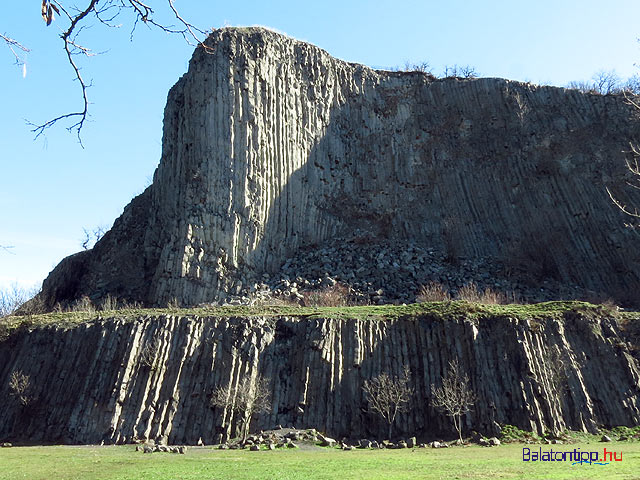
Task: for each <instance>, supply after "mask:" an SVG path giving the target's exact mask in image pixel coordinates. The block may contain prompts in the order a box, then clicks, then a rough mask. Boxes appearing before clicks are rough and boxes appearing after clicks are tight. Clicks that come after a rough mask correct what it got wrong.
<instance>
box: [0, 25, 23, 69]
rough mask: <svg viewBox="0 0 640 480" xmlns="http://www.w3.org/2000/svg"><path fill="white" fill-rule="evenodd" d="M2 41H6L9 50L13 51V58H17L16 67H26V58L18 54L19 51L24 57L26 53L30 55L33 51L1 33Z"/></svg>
mask: <svg viewBox="0 0 640 480" xmlns="http://www.w3.org/2000/svg"><path fill="white" fill-rule="evenodd" d="M0 39H1V40H4V42H5V44H6V45H7V47H9V50H11V53H13V56H14V57H15V58H16V65H19V66H22V65H24V64H25V59H24V56H21V55H20V54H19V53H18V51H21V52H22V55H24V54H26V53H29V52H30V51H31V50H29V49H28V48H27V47H25V46H24V45H22V44H21V43H20V42H18V41H17V40H14V39H13V38H11V37H8V36H6V35H3V34H1V33H0Z"/></svg>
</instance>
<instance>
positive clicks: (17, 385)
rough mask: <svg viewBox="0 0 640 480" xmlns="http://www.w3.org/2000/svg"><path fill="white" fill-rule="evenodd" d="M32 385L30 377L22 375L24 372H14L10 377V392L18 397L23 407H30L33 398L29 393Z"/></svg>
mask: <svg viewBox="0 0 640 480" xmlns="http://www.w3.org/2000/svg"><path fill="white" fill-rule="evenodd" d="M30 385H31V380H30V378H29V375H25V374H24V373H22V370H14V371H13V372H11V376H10V377H9V391H10V393H11V395H13V396H14V397H16V398H17V399H18V401H19V402H20V404H21V405H22V406H25V407H26V406H27V405H29V402H30V401H31V398H30V397H29V394H28V391H29V386H30Z"/></svg>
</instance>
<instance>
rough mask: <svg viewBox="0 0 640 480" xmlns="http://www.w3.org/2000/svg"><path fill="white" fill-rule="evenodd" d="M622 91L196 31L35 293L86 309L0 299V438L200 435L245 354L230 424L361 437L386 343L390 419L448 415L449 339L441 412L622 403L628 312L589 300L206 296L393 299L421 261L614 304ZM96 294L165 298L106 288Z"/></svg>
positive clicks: (636, 374)
mask: <svg viewBox="0 0 640 480" xmlns="http://www.w3.org/2000/svg"><path fill="white" fill-rule="evenodd" d="M633 115H634V112H633V109H632V108H631V107H630V106H629V105H628V104H627V102H625V99H624V98H623V97H622V96H617V95H607V96H602V95H591V94H584V93H581V92H578V91H575V90H567V89H564V88H556V87H540V86H534V85H530V84H524V83H518V82H512V81H508V80H502V79H495V78H483V79H460V78H443V79H437V78H434V77H433V76H431V75H428V74H425V73H422V72H388V71H374V70H372V69H370V68H367V67H365V66H362V65H356V64H350V63H347V62H344V61H340V60H337V59H334V58H332V57H331V56H330V55H329V54H327V53H326V52H325V51H323V50H321V49H319V48H317V47H314V46H312V45H309V44H307V43H304V42H300V41H296V40H293V39H291V38H288V37H285V36H283V35H280V34H277V33H274V32H271V31H268V30H265V29H261V28H226V29H221V30H217V31H214V32H213V33H212V34H211V35H210V37H209V38H208V39H207V41H206V48H203V47H199V48H198V49H196V51H195V53H194V55H193V58H192V60H191V63H190V66H189V71H188V72H187V73H186V74H185V75H184V76H183V77H182V78H181V79H180V80H179V81H178V82H177V83H176V85H175V86H174V87H173V88H172V89H171V91H170V93H169V97H168V101H167V106H166V109H165V119H164V138H163V151H162V158H161V160H160V164H159V166H158V168H157V170H156V172H155V175H154V180H153V184H152V185H151V186H150V187H149V188H147V190H146V191H145V192H144V193H142V194H141V195H140V196H138V197H136V198H135V199H134V200H133V201H132V202H131V203H130V204H129V205H128V206H127V207H126V208H125V210H124V212H123V214H122V216H121V217H120V218H118V219H117V220H116V221H115V223H114V225H113V227H112V228H111V230H110V231H109V232H107V233H106V234H105V235H104V237H103V238H102V239H101V240H100V241H99V242H98V243H97V244H96V245H95V247H94V248H93V249H91V250H88V251H85V252H81V253H78V254H76V255H73V256H71V257H68V258H66V259H65V260H63V261H62V262H61V263H60V264H59V265H58V266H57V267H56V268H55V270H53V272H51V274H50V275H49V277H48V278H47V279H46V281H45V282H44V285H43V290H42V293H41V294H40V296H39V298H38V300H40V301H41V303H43V304H44V305H45V308H46V309H47V310H54V309H55V310H57V308H56V307H57V306H58V305H59V306H60V307H62V308H63V309H64V308H66V307H73V306H74V304H75V306H76V310H78V309H79V308H78V307H79V305H78V304H77V302H78V300H80V299H83V297H85V296H86V297H88V300H90V301H91V302H92V303H93V305H97V306H98V307H100V308H102V309H103V311H102V312H101V313H99V314H93V315H89V316H88V317H87V318H85V319H84V320H85V321H84V322H80V323H78V322H77V315H78V314H77V313H66V314H60V313H58V314H55V313H50V314H48V316H47V315H45V316H34V317H28V316H27V317H24V316H23V317H22V318H21V319H16V318H13V319H10V320H6V322H7V323H6V325H5V324H3V323H0V398H1V399H3V402H4V403H3V408H2V409H0V442H1V441H15V442H20V441H22V442H28V443H33V442H64V443H99V442H102V441H104V442H106V443H122V442H130V441H136V440H144V439H159V440H162V441H167V442H169V443H191V444H192V443H196V442H198V440H199V439H202V440H203V441H204V442H205V443H212V442H214V441H215V440H216V439H219V438H220V437H221V436H222V437H223V438H224V437H229V436H233V435H234V434H235V433H237V426H238V425H237V422H235V421H234V419H233V415H232V407H231V405H229V406H228V408H220V407H213V406H212V404H211V398H212V394H213V391H214V389H215V388H217V387H221V386H227V385H228V386H231V388H232V390H233V389H235V388H236V387H237V386H238V385H239V383H240V382H241V381H242V380H243V379H249V380H250V381H251V382H256V381H257V379H258V378H263V379H266V381H267V385H268V390H269V392H270V395H271V403H272V405H271V407H272V408H271V410H270V411H269V412H264V413H261V414H260V415H257V416H256V417H255V418H254V419H253V423H252V428H253V429H254V430H256V429H261V428H262V429H266V428H273V427H275V426H276V425H278V424H281V425H284V426H296V427H299V428H306V427H309V428H316V429H319V430H322V431H325V432H327V433H329V434H330V435H334V436H336V437H338V438H340V437H343V436H344V437H350V438H363V437H369V438H372V437H376V438H383V436H384V435H385V431H386V426H385V425H383V424H382V423H381V422H380V419H379V418H378V417H376V415H375V414H374V413H373V412H372V410H371V408H370V402H369V399H368V398H367V397H366V395H365V394H364V391H363V385H364V382H365V381H367V380H371V379H373V378H375V377H378V376H379V375H381V374H383V373H386V374H388V375H390V376H392V377H394V376H399V375H401V374H402V373H403V371H404V368H405V367H407V368H408V372H409V373H408V377H407V378H408V379H409V380H408V381H409V383H410V387H411V389H412V394H411V398H410V401H409V409H408V410H407V411H406V412H403V413H401V414H400V415H399V417H398V419H397V422H396V424H395V425H394V428H395V432H396V435H398V436H400V435H405V436H406V435H417V436H420V437H423V438H430V437H431V438H433V437H434V436H435V435H444V436H447V435H451V432H452V427H451V423H450V420H449V419H448V418H447V417H446V416H445V415H444V414H442V412H439V411H437V409H436V408H434V401H433V400H434V388H437V387H438V386H439V385H440V384H441V382H442V376H443V374H444V372H445V371H446V369H447V366H448V364H449V362H451V361H453V360H456V359H457V360H458V361H459V362H460V364H461V366H462V368H463V370H464V371H465V372H467V373H468V375H469V377H470V380H471V386H472V388H473V390H474V392H475V394H476V395H477V400H476V402H475V404H474V407H473V409H472V410H471V411H470V412H469V413H468V414H466V415H465V416H464V418H463V430H464V431H465V433H469V432H470V430H471V429H475V430H477V431H479V432H482V433H484V434H495V433H498V432H499V430H500V428H501V426H503V425H505V424H512V425H517V426H518V427H520V428H524V429H527V430H535V431H538V432H540V433H542V432H546V431H549V430H551V431H559V430H563V429H565V428H571V429H576V430H584V431H591V432H595V431H597V429H598V428H599V427H601V426H603V425H605V426H614V425H637V424H640V371H639V368H638V359H637V357H638V352H639V351H640V350H639V347H638V345H639V343H638V338H639V335H638V332H639V330H638V327H637V325H638V320H637V319H636V320H632V319H630V318H629V316H628V315H630V314H628V313H627V312H619V311H617V310H616V309H615V308H613V307H607V308H605V307H593V306H589V305H587V304H580V303H567V304H565V303H561V302H560V303H558V302H551V303H543V304H536V305H521V306H492V307H486V306H485V307H482V306H479V305H477V304H473V303H464V302H444V303H441V304H434V303H421V304H412V305H408V306H407V305H404V306H403V305H395V306H391V305H384V306H363V305H361V306H357V307H348V308H347V307H345V308H342V309H337V310H336V309H334V310H330V309H329V310H317V309H316V310H314V309H312V308H310V307H308V306H305V307H300V306H291V305H288V306H284V307H280V308H279V309H277V308H276V309H274V308H272V307H269V308H267V307H264V306H262V307H246V306H240V307H229V306H222V307H217V306H215V305H217V304H221V303H251V302H253V301H254V300H255V299H256V298H257V297H260V296H262V297H264V296H267V297H268V296H270V295H271V294H272V293H275V294H276V295H280V296H286V297H289V298H290V299H293V300H299V299H300V298H302V299H306V297H304V295H301V292H302V293H309V292H312V291H313V290H314V289H316V290H317V289H321V288H324V287H327V286H334V287H335V285H336V283H338V282H339V283H340V285H339V286H340V287H341V288H344V289H347V290H348V291H349V292H350V294H353V295H356V296H358V299H360V300H363V302H362V303H375V304H385V303H390V302H393V303H397V304H401V303H410V302H412V301H413V300H415V297H416V293H417V291H418V288H419V287H420V285H424V284H427V283H428V282H430V281H435V282H438V283H440V284H442V285H443V287H444V288H446V289H450V290H451V291H452V292H454V293H455V290H456V289H459V288H461V287H463V286H464V284H465V283H467V282H470V281H473V282H475V283H477V284H478V285H480V287H491V288H492V289H496V290H498V291H503V292H505V293H506V292H509V291H512V292H513V291H515V293H516V294H520V295H522V296H523V297H526V299H532V300H536V299H538V300H540V299H547V300H550V299H559V298H562V297H580V296H588V295H594V296H600V298H606V297H610V298H612V299H613V300H615V301H619V302H626V303H628V304H634V303H635V304H637V303H638V292H639V291H640V288H639V278H640V268H639V260H640V253H639V252H640V250H638V248H637V247H638V245H639V243H638V242H640V237H639V236H638V234H637V233H636V231H634V230H633V229H628V228H625V226H624V222H625V218H624V216H623V214H622V213H621V212H620V211H619V210H618V209H617V208H616V207H615V206H614V205H613V204H612V202H611V199H610V198H609V195H608V194H607V191H606V188H607V187H608V188H609V189H610V190H611V191H612V192H613V194H614V195H616V196H617V197H618V198H620V199H621V200H623V201H624V202H625V203H627V202H635V203H636V204H637V205H640V196H638V193H640V192H634V191H628V189H627V188H625V187H626V184H625V179H626V174H627V173H626V172H627V171H626V168H625V158H626V154H625V152H624V150H625V149H627V146H628V144H629V142H630V141H632V140H634V139H636V138H639V137H640V126H639V125H638V123H637V122H636V121H635V120H634V117H633ZM634 194H635V197H634ZM305 290H307V292H305ZM114 299H118V301H119V302H122V301H127V302H129V305H130V306H131V304H132V303H133V302H138V303H140V304H144V305H145V306H166V305H167V304H168V303H169V304H170V305H171V310H170V311H167V310H164V311H160V310H156V311H152V310H143V311H138V312H137V313H135V312H134V313H131V311H130V312H129V313H122V311H109V312H107V310H110V309H112V307H113V306H114V305H115V303H116V301H115V300H114ZM88 300H87V299H86V298H84V299H83V300H81V306H82V307H83V308H85V309H86V307H88V306H89V303H88ZM34 303H35V302H34ZM176 304H179V305H181V306H183V307H185V306H195V305H199V307H198V308H195V309H187V310H179V309H178V306H177V305H176ZM120 305H122V303H120ZM234 308H235V309H236V310H234ZM23 313H24V314H27V313H28V312H26V311H24V312H23ZM65 315H67V316H65ZM80 315H85V316H87V315H86V314H80ZM72 320H73V321H72ZM3 321H4V320H3ZM18 323H20V324H21V325H22V326H19V327H18ZM623 327H624V328H623ZM3 329H4V330H3ZM27 380H28V382H27ZM20 381H22V383H21V382H20ZM25 382H26V383H25ZM252 384H253V383H252ZM25 385H26V386H25ZM22 387H24V388H22ZM21 389H22V390H24V391H23V392H21Z"/></svg>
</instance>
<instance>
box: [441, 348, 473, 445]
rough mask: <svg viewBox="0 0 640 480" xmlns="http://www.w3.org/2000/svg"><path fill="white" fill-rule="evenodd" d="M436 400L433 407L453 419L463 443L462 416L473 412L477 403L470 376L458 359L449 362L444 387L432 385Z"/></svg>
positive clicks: (443, 382) (443, 378)
mask: <svg viewBox="0 0 640 480" xmlns="http://www.w3.org/2000/svg"><path fill="white" fill-rule="evenodd" d="M431 390H432V391H433V395H434V399H433V406H434V407H436V408H437V409H438V410H440V411H442V412H443V413H445V414H446V415H447V416H449V417H451V418H453V424H454V426H455V428H456V431H457V432H458V438H459V439H460V441H461V442H462V415H464V414H466V413H467V412H469V411H470V410H471V407H472V406H473V404H474V403H475V399H476V396H475V393H474V392H473V390H472V389H471V385H470V382H469V376H468V375H467V374H466V373H464V372H463V371H462V367H461V366H460V363H459V362H458V359H457V358H456V359H454V360H453V361H451V362H449V369H448V370H447V373H446V375H445V376H444V377H442V385H441V386H440V387H438V388H435V386H434V385H433V384H432V385H431Z"/></svg>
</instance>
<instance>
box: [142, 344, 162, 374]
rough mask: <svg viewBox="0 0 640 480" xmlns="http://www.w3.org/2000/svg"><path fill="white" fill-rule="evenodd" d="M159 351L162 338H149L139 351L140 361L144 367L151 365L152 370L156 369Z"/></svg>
mask: <svg viewBox="0 0 640 480" xmlns="http://www.w3.org/2000/svg"><path fill="white" fill-rule="evenodd" d="M159 352H160V340H159V339H158V338H154V339H153V340H148V341H147V342H145V344H144V345H143V347H142V348H141V349H140V351H139V352H138V362H139V363H140V365H142V366H143V367H149V368H150V369H151V370H155V368H156V367H157V366H158V353H159Z"/></svg>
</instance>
